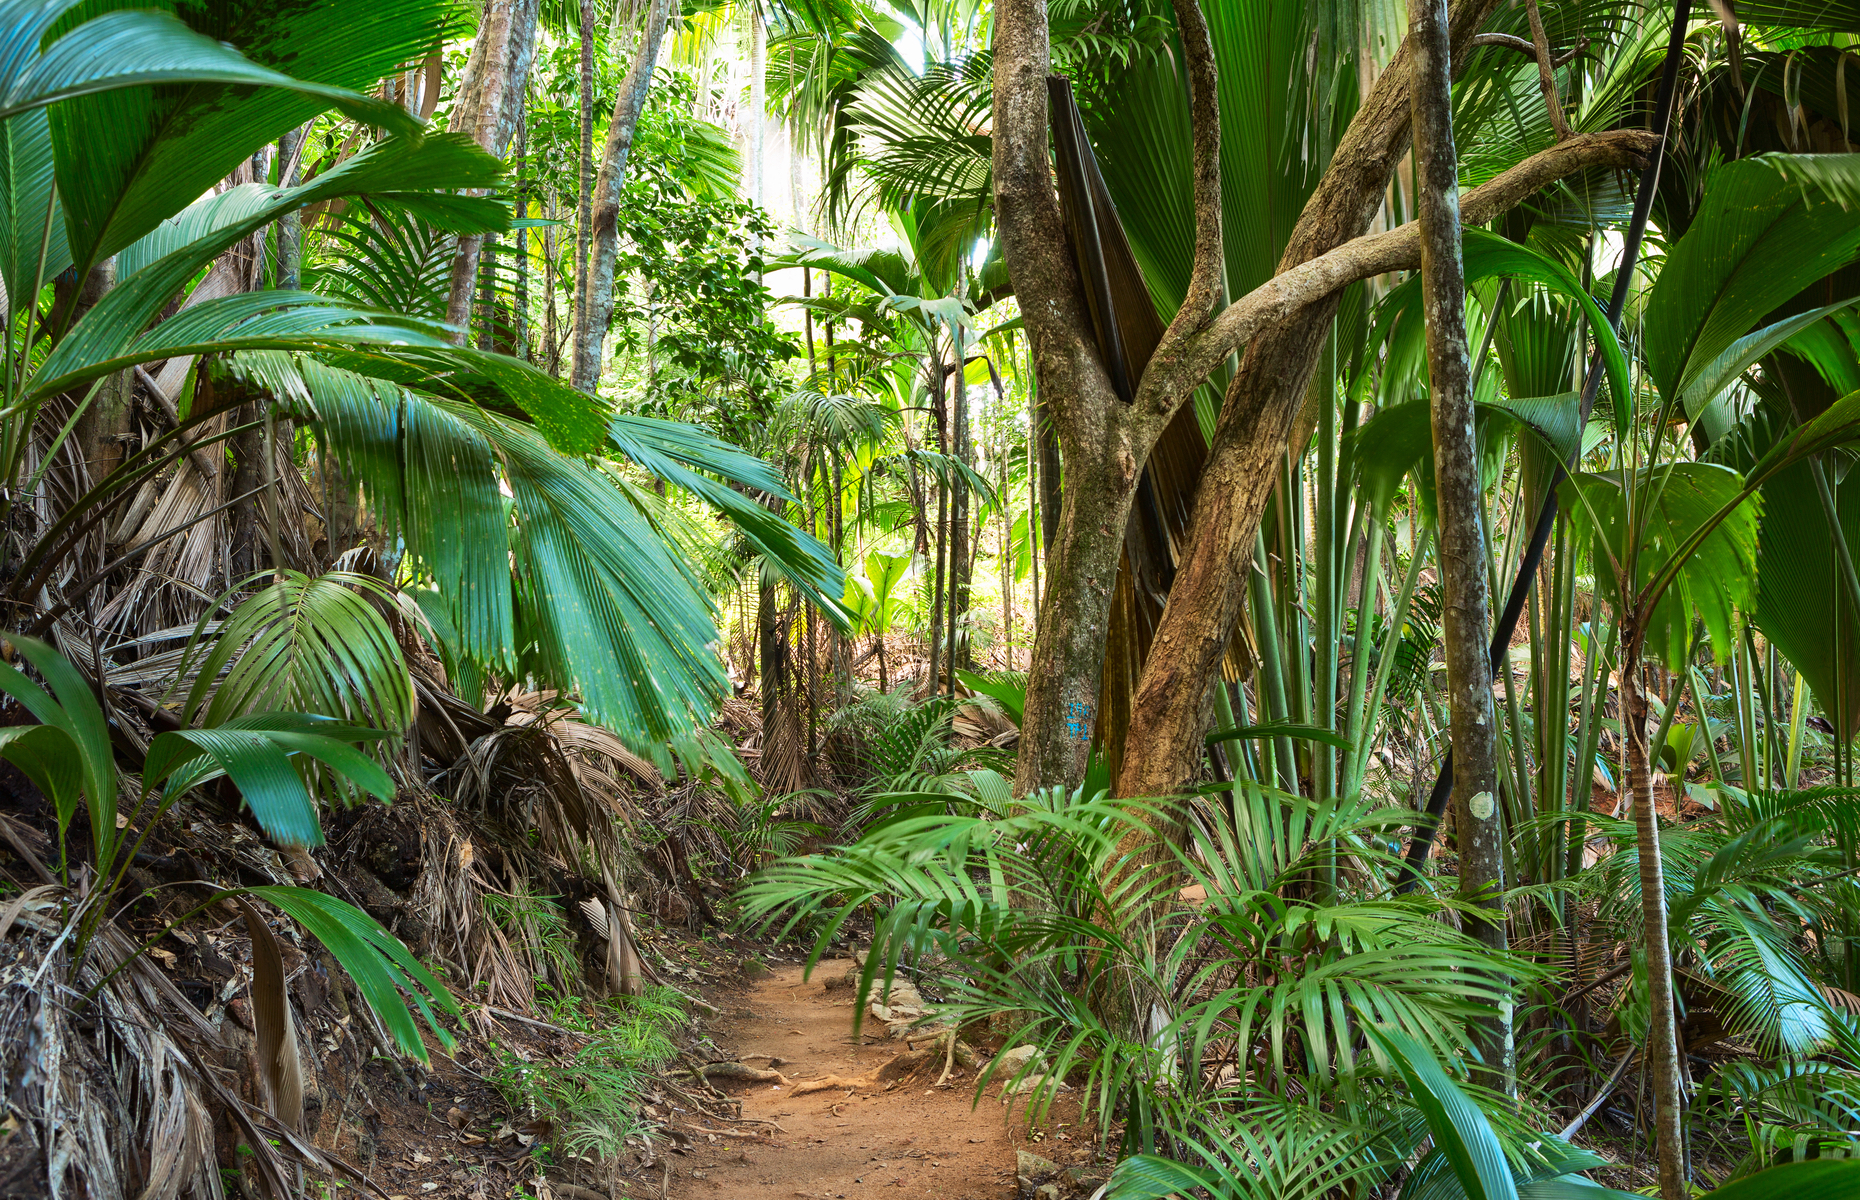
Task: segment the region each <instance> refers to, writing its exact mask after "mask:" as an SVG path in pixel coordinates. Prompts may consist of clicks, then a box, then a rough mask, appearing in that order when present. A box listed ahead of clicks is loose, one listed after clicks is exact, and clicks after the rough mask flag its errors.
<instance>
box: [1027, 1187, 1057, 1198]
mask: <svg viewBox="0 0 1860 1200" xmlns="http://www.w3.org/2000/svg"><path fill="white" fill-rule="evenodd" d="M1033 1200H1059V1185H1058V1184H1056V1183H1043V1184H1041V1185H1040V1186H1039V1187H1037V1188H1034V1189H1033Z"/></svg>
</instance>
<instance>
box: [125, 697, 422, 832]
mask: <svg viewBox="0 0 1860 1200" xmlns="http://www.w3.org/2000/svg"><path fill="white" fill-rule="evenodd" d="M386 736H387V735H386V734H384V733H382V732H381V731H379V730H374V729H363V728H359V727H357V726H353V725H348V724H344V723H343V722H341V721H337V720H335V719H333V718H330V717H320V716H314V715H311V714H308V713H277V712H272V713H257V714H254V715H251V716H243V717H234V718H233V719H231V720H229V721H227V722H226V723H225V724H224V725H221V726H218V727H216V728H213V729H180V730H174V731H172V732H169V733H163V734H159V735H157V736H156V738H155V740H154V741H153V742H151V743H149V754H148V759H147V761H146V763H145V764H144V766H143V769H142V781H143V786H144V787H145V788H153V787H155V786H156V785H158V784H165V785H166V794H167V795H168V796H169V797H174V796H178V795H180V794H181V793H182V792H184V791H186V790H187V789H188V788H191V787H197V786H199V785H200V784H202V783H205V782H207V781H208V780H210V779H214V778H217V777H218V776H220V775H225V776H226V777H227V778H229V779H231V780H232V782H233V785H234V786H235V787H237V788H238V789H239V792H240V794H241V795H242V796H243V797H244V799H245V802H246V803H247V804H248V805H250V806H251V809H252V815H253V817H255V818H257V820H258V824H259V827H260V828H262V829H263V830H264V831H265V835H266V836H267V837H269V838H271V839H272V840H273V841H275V842H277V843H279V844H280V845H285V846H320V845H322V844H323V828H322V823H321V822H320V820H319V819H318V817H317V808H316V802H315V801H314V800H312V799H311V796H310V792H309V789H308V788H307V787H305V785H304V781H303V778H302V776H301V775H300V773H299V771H298V767H297V764H295V763H294V762H293V761H292V760H293V759H294V758H298V757H303V758H308V759H311V760H314V761H316V762H318V763H321V764H322V765H324V766H326V767H328V768H330V769H331V770H333V771H335V772H337V773H339V774H340V775H342V776H343V777H344V778H346V779H347V780H349V781H350V782H351V783H353V784H355V785H357V786H359V787H361V788H363V789H365V790H366V791H368V792H371V793H373V794H374V795H375V796H376V797H377V798H379V799H381V800H384V801H388V802H392V800H393V799H394V781H393V780H392V779H390V778H389V777H388V774H387V772H386V771H384V770H382V769H381V766H380V764H379V763H376V762H375V761H374V760H373V759H371V758H369V757H368V756H367V755H365V754H363V753H361V752H360V751H359V750H356V749H355V746H354V743H356V742H370V741H378V740H380V739H381V738H383V737H386Z"/></svg>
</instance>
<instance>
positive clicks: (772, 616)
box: [756, 571, 788, 746]
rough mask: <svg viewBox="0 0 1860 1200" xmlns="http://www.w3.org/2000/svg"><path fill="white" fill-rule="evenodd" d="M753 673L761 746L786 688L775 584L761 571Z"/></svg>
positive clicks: (784, 662)
mask: <svg viewBox="0 0 1860 1200" xmlns="http://www.w3.org/2000/svg"><path fill="white" fill-rule="evenodd" d="M756 646H757V651H758V655H757V657H758V661H757V664H756V665H757V673H758V674H759V675H760V676H761V686H762V744H763V745H765V746H766V745H768V739H769V736H770V734H771V732H772V731H773V730H774V728H775V719H776V714H777V712H778V705H779V704H780V697H781V693H782V691H783V689H784V688H785V687H786V686H787V674H788V672H787V669H786V668H787V658H786V656H785V655H784V653H783V651H784V650H785V649H786V647H785V646H783V645H782V636H781V621H780V619H779V617H778V616H777V614H776V611H775V583H774V581H773V580H772V579H771V578H769V575H768V572H766V571H763V572H761V573H760V577H759V579H758V582H757V584H756Z"/></svg>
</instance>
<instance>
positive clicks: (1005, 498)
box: [995, 427, 1014, 671]
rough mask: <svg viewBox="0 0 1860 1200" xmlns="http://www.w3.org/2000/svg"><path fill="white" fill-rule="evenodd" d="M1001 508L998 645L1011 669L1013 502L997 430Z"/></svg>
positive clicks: (1004, 438)
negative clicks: (1001, 647)
mask: <svg viewBox="0 0 1860 1200" xmlns="http://www.w3.org/2000/svg"><path fill="white" fill-rule="evenodd" d="M995 495H996V496H998V497H999V498H1000V504H999V507H1000V509H1001V512H1000V517H1001V644H1002V646H1003V647H1004V648H1005V650H1006V656H1005V657H1006V666H1007V669H1008V670H1010V671H1012V670H1013V669H1014V501H1013V499H1012V495H1013V494H1012V493H1011V492H1009V491H1008V438H1007V430H1006V428H1005V427H1004V428H1003V429H1002V430H1001V474H1000V478H999V479H998V480H997V482H996V484H995Z"/></svg>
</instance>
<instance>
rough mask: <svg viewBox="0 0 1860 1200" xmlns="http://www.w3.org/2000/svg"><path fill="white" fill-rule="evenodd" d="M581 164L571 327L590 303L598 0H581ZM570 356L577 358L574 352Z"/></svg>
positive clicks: (576, 206)
mask: <svg viewBox="0 0 1860 1200" xmlns="http://www.w3.org/2000/svg"><path fill="white" fill-rule="evenodd" d="M580 166H581V171H580V174H579V176H578V178H579V179H580V181H581V191H580V194H579V196H578V198H577V200H576V204H575V303H574V312H573V314H571V324H570V328H571V329H572V328H573V327H574V326H573V322H574V321H579V320H580V319H581V317H580V313H581V310H582V309H583V308H584V307H586V305H587V303H588V248H589V247H590V246H591V245H592V244H593V239H594V0H581V163H580ZM570 359H571V361H572V359H573V354H572V353H571V354H570ZM558 369H559V367H558ZM553 373H554V372H551V374H553Z"/></svg>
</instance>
